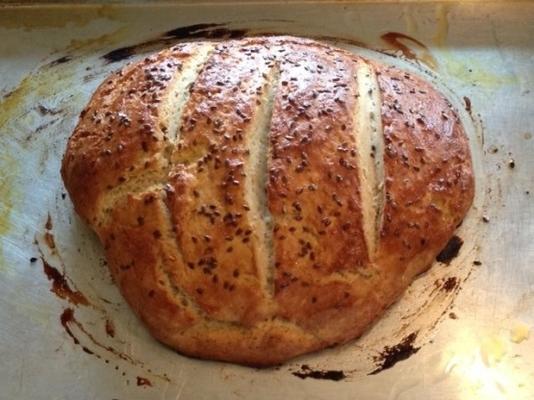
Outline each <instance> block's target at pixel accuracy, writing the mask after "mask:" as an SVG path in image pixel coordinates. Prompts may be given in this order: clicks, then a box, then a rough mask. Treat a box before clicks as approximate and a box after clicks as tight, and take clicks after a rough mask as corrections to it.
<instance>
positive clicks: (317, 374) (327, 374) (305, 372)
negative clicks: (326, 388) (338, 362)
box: [292, 364, 347, 382]
mask: <svg viewBox="0 0 534 400" xmlns="http://www.w3.org/2000/svg"><path fill="white" fill-rule="evenodd" d="M292 374H293V375H294V376H296V377H298V378H300V379H307V378H311V379H324V380H329V381H336V382H337V381H341V380H343V379H345V378H346V377H347V375H346V374H345V372H343V371H341V370H321V369H312V368H310V367H309V366H308V365H306V364H303V365H302V366H301V367H300V370H299V371H294V372H292Z"/></svg>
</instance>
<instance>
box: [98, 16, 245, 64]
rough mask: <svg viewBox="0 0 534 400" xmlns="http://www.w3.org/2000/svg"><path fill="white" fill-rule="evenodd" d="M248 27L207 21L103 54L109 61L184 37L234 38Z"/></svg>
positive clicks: (124, 57) (118, 59) (122, 58)
mask: <svg viewBox="0 0 534 400" xmlns="http://www.w3.org/2000/svg"><path fill="white" fill-rule="evenodd" d="M247 32H248V31H247V30H246V29H231V28H228V24H227V23H217V24H215V23H205V24H194V25H187V26H181V27H178V28H176V29H172V30H170V31H167V32H165V33H163V34H162V35H160V36H159V37H156V38H154V39H150V40H147V41H145V42H142V43H138V44H135V45H132V46H126V47H120V48H118V49H115V50H112V51H110V52H109V53H106V54H104V55H103V56H102V58H103V59H104V60H106V62H108V63H113V62H117V61H122V60H125V59H128V58H130V57H132V56H134V55H135V54H138V53H142V52H145V51H148V50H151V49H156V48H158V47H161V46H163V45H169V44H171V43H174V42H176V41H178V40H183V39H201V38H206V39H232V38H239V37H243V36H245V35H246V34H247Z"/></svg>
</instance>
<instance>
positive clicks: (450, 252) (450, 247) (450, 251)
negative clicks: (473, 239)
mask: <svg viewBox="0 0 534 400" xmlns="http://www.w3.org/2000/svg"><path fill="white" fill-rule="evenodd" d="M463 244H464V241H463V240H462V239H461V238H460V237H458V236H456V235H454V236H453V237H452V238H451V239H450V240H449V242H448V243H447V245H446V246H445V248H444V249H443V250H441V251H440V252H439V254H438V255H437V257H436V260H437V261H439V262H442V263H444V264H447V265H449V264H450V263H451V261H452V260H453V259H454V258H455V257H456V256H457V255H458V253H459V252H460V249H461V247H462V245H463Z"/></svg>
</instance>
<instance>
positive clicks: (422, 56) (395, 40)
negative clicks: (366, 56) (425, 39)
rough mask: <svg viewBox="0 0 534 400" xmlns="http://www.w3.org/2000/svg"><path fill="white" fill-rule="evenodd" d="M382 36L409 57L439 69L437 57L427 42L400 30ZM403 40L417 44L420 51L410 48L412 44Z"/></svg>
mask: <svg viewBox="0 0 534 400" xmlns="http://www.w3.org/2000/svg"><path fill="white" fill-rule="evenodd" d="M380 38H381V39H382V40H383V41H384V42H386V43H387V44H388V45H390V46H391V47H392V48H393V49H395V50H399V51H400V52H401V53H402V55H403V56H404V57H406V58H407V59H409V60H414V61H421V62H423V63H425V64H426V65H428V66H429V67H430V68H431V69H433V70H436V69H438V63H437V61H436V59H435V58H434V56H433V55H432V54H431V53H430V51H429V49H428V47H426V46H425V44H424V43H422V42H420V41H419V40H417V39H415V38H413V37H411V36H408V35H406V34H404V33H400V32H388V33H384V34H383V35H382V36H380ZM403 41H404V42H409V43H412V44H415V46H416V47H417V48H419V51H418V52H416V51H415V50H413V49H412V48H410V46H408V45H406V44H404V43H403Z"/></svg>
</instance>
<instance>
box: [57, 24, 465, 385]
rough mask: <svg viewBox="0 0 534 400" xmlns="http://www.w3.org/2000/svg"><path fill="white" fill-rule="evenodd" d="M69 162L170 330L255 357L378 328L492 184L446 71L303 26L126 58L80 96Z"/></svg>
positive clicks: (204, 351)
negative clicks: (482, 180)
mask: <svg viewBox="0 0 534 400" xmlns="http://www.w3.org/2000/svg"><path fill="white" fill-rule="evenodd" d="M212 28H213V27H212V26H204V25H199V26H196V27H193V28H191V29H189V28H188V29H186V30H184V31H176V32H169V34H168V38H169V40H170V39H172V37H173V35H174V34H176V35H181V34H185V35H190V36H191V37H194V35H197V34H199V32H203V31H205V30H206V29H208V30H209V29H212ZM218 33H221V32H218ZM218 33H217V34H218ZM214 34H215V33H214ZM164 39H165V38H164ZM147 45H149V44H147ZM132 51H134V50H132V49H129V50H128V49H126V50H124V51H123V53H124V54H122V53H121V52H120V51H117V52H115V53H113V54H111V55H110V56H109V57H108V58H109V59H110V60H116V59H120V58H121V57H123V56H125V57H128V56H129V55H130V54H133V53H132ZM62 176H63V180H64V182H65V186H66V188H67V190H68V192H69V194H70V197H71V199H72V201H73V203H74V206H75V209H76V211H77V212H78V214H80V215H81V217H82V218H83V219H84V220H85V221H86V222H87V223H89V224H90V225H91V227H92V228H93V229H94V230H95V232H96V233H97V235H98V236H99V238H100V240H101V242H102V244H103V246H104V249H105V252H106V258H107V260H108V266H109V268H110V271H111V273H112V275H113V278H114V281H115V282H116V284H117V285H118V286H119V288H120V289H121V292H122V294H123V296H124V297H125V299H126V300H127V301H128V303H129V304H130V306H131V307H132V308H133V310H134V311H135V312H136V313H137V314H138V316H139V317H140V319H141V320H142V321H143V322H144V323H145V324H146V326H147V327H148V329H149V330H150V332H151V333H152V335H154V336H155V337H156V338H157V339H158V340H160V341H162V342H163V343H166V344H168V345H169V346H171V347H173V348H175V349H177V350H179V351H180V352H183V353H184V354H187V355H191V356H195V357H202V358H210V359H218V360H226V361H231V362H236V363H242V364H248V365H273V364H277V363H280V362H283V361H285V360H287V359H289V358H291V357H294V356H296V355H299V354H303V353H307V352H311V351H314V350H318V349H322V348H325V347H328V346H331V345H333V344H337V343H345V342H347V341H349V340H351V339H354V338H356V337H358V336H359V335H361V334H362V333H363V332H364V331H365V329H366V328H367V327H368V326H369V325H370V324H371V323H372V322H373V321H374V320H375V319H376V318H377V317H378V316H379V315H381V314H382V313H383V312H384V310H385V309H386V308H387V307H388V306H389V305H390V304H391V303H393V302H394V301H395V300H396V299H397V298H398V297H399V296H400V295H401V294H402V292H403V290H404V289H405V288H406V287H407V286H408V285H409V284H410V282H411V281H412V280H413V279H414V277H415V276H417V275H418V274H420V273H421V272H422V271H424V270H426V269H427V268H428V267H429V266H430V264H431V263H432V261H433V260H434V259H435V258H436V255H437V254H438V253H439V252H440V251H441V250H442V249H443V248H444V247H445V245H446V244H447V243H448V242H449V239H450V238H451V237H452V236H453V232H454V230H455V229H456V227H457V226H458V224H459V223H460V222H461V221H462V219H463V218H464V216H465V214H466V212H467V210H468V208H469V206H470V204H471V202H472V198H473V189H474V184H473V176H472V166H471V158H470V153H469V147H468V143H467V138H466V136H465V133H464V131H463V128H462V125H461V123H460V121H459V119H458V116H457V113H456V110H454V109H453V108H452V107H451V106H450V103H449V102H448V101H447V100H446V99H445V98H444V97H443V96H442V95H441V94H440V93H439V92H438V91H437V90H436V89H435V88H434V87H432V86H431V85H430V84H428V83H427V82H425V81H423V80H422V79H421V78H419V77H417V76H415V75H413V74H411V73H408V72H405V71H402V70H399V69H397V68H393V67H388V66H385V65H382V64H380V63H377V62H374V61H370V60H366V59H364V58H362V57H359V56H356V55H354V54H351V53H348V52H346V51H344V50H341V49H337V48H334V47H332V46H329V45H327V44H323V43H319V42H316V41H312V40H307V39H300V38H292V37H256V38H246V39H241V40H223V41H218V42H208V41H198V42H192V43H181V44H178V45H176V46H174V47H171V48H169V49H167V50H163V51H161V52H159V53H156V54H153V55H150V56H148V57H146V58H144V59H142V60H140V61H138V62H136V63H133V64H129V65H127V66H125V67H124V68H123V69H122V70H120V71H118V72H116V73H115V74H113V75H111V76H110V77H109V78H108V79H106V80H105V81H104V82H103V83H102V84H101V86H100V87H99V88H98V89H97V91H96V92H95V94H94V95H93V97H92V99H91V101H90V102H89V104H88V106H87V107H86V108H85V110H83V111H82V113H81V114H80V121H79V123H78V125H77V127H76V129H75V131H74V133H73V135H72V137H71V138H70V140H69V143H68V146H67V151H66V153H65V156H64V159H63V165H62ZM458 250H459V248H458ZM108 334H109V333H108ZM304 372H306V371H304ZM304 372H303V373H304ZM309 372H310V371H307V372H306V373H308V375H310V374H309ZM337 373H338V371H334V372H333V375H332V374H330V375H328V378H332V379H337V377H339V376H340V375H339V374H337ZM336 374H337V375H336ZM311 375H314V373H313V372H312V373H311ZM311 375H310V376H311ZM316 375H317V374H316ZM325 376H326V375H325ZM313 377H319V375H317V376H313Z"/></svg>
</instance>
